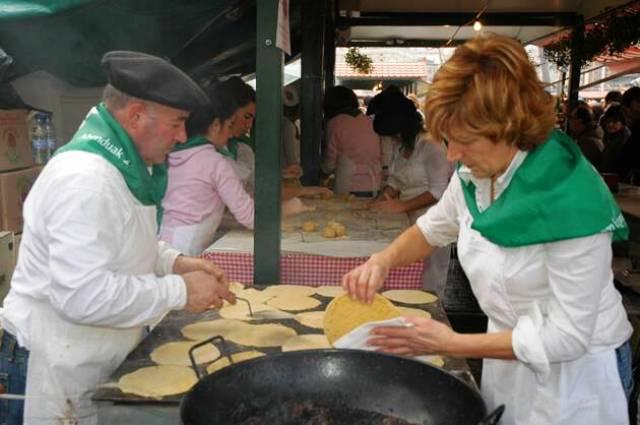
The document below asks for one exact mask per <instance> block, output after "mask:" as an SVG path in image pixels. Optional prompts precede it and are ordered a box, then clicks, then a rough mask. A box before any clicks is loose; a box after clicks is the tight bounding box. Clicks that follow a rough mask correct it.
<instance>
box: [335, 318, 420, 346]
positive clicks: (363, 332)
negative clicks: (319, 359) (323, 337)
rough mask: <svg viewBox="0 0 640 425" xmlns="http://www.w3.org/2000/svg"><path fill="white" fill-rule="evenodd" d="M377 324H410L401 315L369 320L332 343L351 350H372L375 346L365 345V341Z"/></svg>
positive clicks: (396, 325) (399, 325) (402, 326)
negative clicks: (373, 320) (375, 320)
mask: <svg viewBox="0 0 640 425" xmlns="http://www.w3.org/2000/svg"><path fill="white" fill-rule="evenodd" d="M379 326H391V327H399V328H406V327H408V326H411V325H410V324H409V323H407V322H405V321H404V319H403V318H402V317H396V318H394V319H388V320H379V321H377V322H369V323H365V324H364V325H360V326H358V327H357V328H355V329H354V330H352V331H351V332H349V333H348V334H346V335H343V336H342V337H340V338H339V339H338V340H337V341H336V342H335V343H334V344H333V345H334V347H336V348H349V349H352V350H366V351H373V350H375V349H376V347H373V346H371V345H367V341H368V340H369V339H371V337H372V335H371V333H370V332H371V330H372V329H373V328H377V327H379Z"/></svg>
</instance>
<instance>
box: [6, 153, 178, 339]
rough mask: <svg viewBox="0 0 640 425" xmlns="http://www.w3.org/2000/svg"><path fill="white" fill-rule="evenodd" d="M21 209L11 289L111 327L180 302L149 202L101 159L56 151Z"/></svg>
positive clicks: (152, 318)
mask: <svg viewBox="0 0 640 425" xmlns="http://www.w3.org/2000/svg"><path fill="white" fill-rule="evenodd" d="M24 215H25V229H24V238H25V242H28V243H25V244H24V245H23V249H22V251H21V257H20V259H19V262H18V265H17V268H16V275H15V276H14V279H13V282H12V286H13V288H14V289H15V293H16V296H22V297H32V298H34V299H36V300H48V301H49V302H50V303H51V306H52V307H53V308H54V309H55V310H56V311H58V313H59V314H61V315H62V316H63V317H65V318H67V320H69V321H72V322H75V323H79V324H84V325H95V326H108V327H114V328H129V327H140V326H144V325H148V324H152V323H155V322H157V321H158V320H159V319H160V318H161V317H162V316H163V315H164V314H166V313H167V312H168V311H169V310H172V309H179V308H182V307H183V306H184V305H185V303H186V287H185V285H184V280H183V279H182V278H181V277H180V276H178V275H171V274H167V273H168V272H169V271H170V270H171V267H172V265H173V261H174V260H175V257H176V256H177V252H175V251H174V250H171V249H169V248H167V247H161V246H159V245H158V242H157V239H156V224H155V217H154V216H155V207H153V206H143V205H141V204H140V203H139V202H138V201H137V200H136V199H135V198H133V196H132V195H131V193H130V192H129V191H128V189H127V188H126V185H125V182H124V180H123V179H122V177H121V175H120V174H119V173H118V171H117V170H115V168H114V167H112V166H111V165H110V164H108V163H107V162H106V161H105V160H104V159H102V158H100V157H98V156H96V155H92V154H89V153H84V152H69V153H65V154H61V155H60V156H58V157H55V158H54V160H52V161H51V163H50V164H49V165H48V166H47V168H46V169H45V170H44V172H43V174H42V175H41V176H40V178H39V179H38V181H37V182H36V184H35V185H34V187H33V188H32V192H31V193H30V195H29V198H28V200H27V202H26V204H25V210H24ZM9 313H10V312H9Z"/></svg>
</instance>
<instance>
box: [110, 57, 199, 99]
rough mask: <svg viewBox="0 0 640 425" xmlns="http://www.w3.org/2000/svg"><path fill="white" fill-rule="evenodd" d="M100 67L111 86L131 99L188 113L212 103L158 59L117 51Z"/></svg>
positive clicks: (194, 85) (183, 75) (170, 66)
mask: <svg viewBox="0 0 640 425" xmlns="http://www.w3.org/2000/svg"><path fill="white" fill-rule="evenodd" d="M101 65H102V68H103V69H104V70H105V72H106V74H107V80H108V81H109V84H111V85H112V86H114V87H115V88H116V89H118V90H120V91H122V92H124V93H126V94H128V95H130V96H134V97H137V98H139V99H143V100H150V101H153V102H156V103H159V104H161V105H166V106H171V107H172V108H176V109H183V110H186V111H193V110H195V109H198V108H201V107H206V106H207V105H208V103H209V100H208V98H207V95H206V94H205V93H204V92H203V91H202V89H201V88H200V87H199V86H198V85H197V84H196V83H195V82H194V81H193V80H192V79H191V78H190V77H189V76H188V75H187V74H185V73H184V72H182V71H181V70H180V69H178V68H177V67H176V66H174V65H172V64H170V63H169V62H167V61H166V60H164V59H161V58H159V57H157V56H152V55H148V54H146V53H140V52H129V51H118V50H116V51H112V52H107V53H106V54H105V55H104V56H103V57H102V61H101Z"/></svg>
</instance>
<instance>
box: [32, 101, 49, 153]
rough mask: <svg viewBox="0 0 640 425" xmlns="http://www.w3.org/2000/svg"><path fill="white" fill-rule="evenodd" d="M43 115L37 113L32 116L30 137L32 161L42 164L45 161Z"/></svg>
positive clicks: (45, 142)
mask: <svg viewBox="0 0 640 425" xmlns="http://www.w3.org/2000/svg"><path fill="white" fill-rule="evenodd" d="M45 118H46V117H45V115H44V114H42V113H37V114H36V115H35V117H34V126H33V133H32V139H31V147H32V149H33V162H34V163H35V164H36V165H42V164H44V163H46V162H47V135H46V132H45Z"/></svg>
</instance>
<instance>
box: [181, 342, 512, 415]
mask: <svg viewBox="0 0 640 425" xmlns="http://www.w3.org/2000/svg"><path fill="white" fill-rule="evenodd" d="M194 348H195V347H194ZM302 401H311V402H313V403H319V404H321V405H324V406H329V407H332V406H336V408H344V407H345V405H346V406H347V407H348V408H349V409H354V410H357V411H366V412H376V413H380V414H384V415H389V416H393V417H396V418H399V419H403V420H405V421H407V422H410V423H414V424H429V425H442V424H452V425H453V424H455V425H479V424H482V425H484V424H487V425H493V424H496V423H498V420H499V419H500V416H501V413H502V410H503V409H502V408H499V409H497V410H496V411H495V412H493V413H492V414H491V415H487V409H486V406H485V404H484V401H483V400H482V398H481V397H480V395H479V394H478V393H477V392H476V391H474V390H473V389H471V388H470V387H469V386H468V385H467V384H465V383H464V382H463V381H461V380H459V379H458V378H456V377H455V376H453V375H451V374H450V373H448V372H445V371H444V370H442V369H439V368H437V367H433V366H430V365H427V364H424V363H421V362H417V361H414V360H409V359H406V358H402V357H397V356H390V355H386V354H380V353H375V352H365V351H355V350H308V351H295V352H288V353H278V354H270V355H268V356H265V357H259V358H255V359H251V360H247V361H244V362H241V363H237V364H234V365H231V366H229V367H226V368H224V369H221V370H219V371H217V372H215V373H213V374H211V375H209V376H206V377H204V378H203V379H202V380H201V381H200V382H198V383H197V384H196V385H195V386H194V387H193V388H192V389H191V391H190V392H189V393H188V394H187V395H186V396H185V397H184V399H183V400H182V405H181V417H182V421H183V423H184V425H205V424H206V425H236V424H237V423H239V422H240V423H241V422H242V421H238V415H239V410H245V411H246V410H247V409H253V410H254V411H260V410H267V409H269V408H271V407H273V406H274V405H278V404H282V403H289V402H302ZM256 423H265V424H266V422H256ZM313 423H315V422H313ZM354 423H367V422H356V421H355V420H353V421H347V422H344V424H345V425H346V424H349V425H352V424H354ZM272 424H273V422H272V423H271V424H269V425H272Z"/></svg>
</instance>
